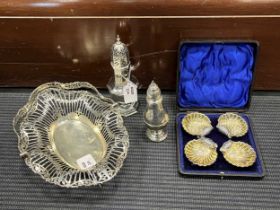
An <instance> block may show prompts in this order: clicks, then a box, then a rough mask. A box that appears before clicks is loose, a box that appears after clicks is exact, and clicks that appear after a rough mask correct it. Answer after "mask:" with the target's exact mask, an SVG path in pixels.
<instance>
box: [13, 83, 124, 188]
mask: <svg viewBox="0 0 280 210" xmlns="http://www.w3.org/2000/svg"><path fill="white" fill-rule="evenodd" d="M115 106H117V104H115V103H114V102H113V101H112V100H111V99H109V98H105V97H104V96H102V95H101V94H100V93H99V92H98V91H97V89H96V88H95V87H94V86H92V85H91V84H89V83H87V82H74V83H59V82H53V83H47V84H43V85H41V86H39V87H38V88H36V89H35V90H34V91H33V93H32V94H31V96H30V98H29V101H28V103H27V104H26V105H25V106H24V107H23V108H21V109H20V110H19V111H18V113H17V115H16V117H15V118H14V122H13V125H14V130H15V132H16V134H17V136H18V148H19V151H20V156H21V157H22V158H24V160H25V163H26V164H27V165H28V166H29V167H30V168H31V169H32V170H33V171H34V172H35V173H37V174H39V175H41V177H42V178H43V179H44V180H46V181H47V182H50V183H53V184H56V185H59V186H61V187H72V188H73V187H80V186H92V185H98V184H102V183H104V182H107V181H109V180H111V179H112V178H113V177H114V176H115V175H116V174H117V173H118V171H119V170H120V168H121V167H122V165H123V161H124V159H125V158H126V156H127V151H128V147H129V138H128V133H127V131H126V128H125V127H124V125H123V120H122V117H121V116H120V114H118V113H117V112H116V111H115Z"/></svg>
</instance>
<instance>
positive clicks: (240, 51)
mask: <svg viewBox="0 0 280 210" xmlns="http://www.w3.org/2000/svg"><path fill="white" fill-rule="evenodd" d="M179 53H180V64H179V65H180V69H179V71H180V72H179V88H178V96H179V97H178V104H179V106H180V107H183V108H190V107H201V108H204V107H205V108H243V107H245V106H246V105H247V104H248V101H249V94H250V87H251V83H252V79H253V72H252V71H253V67H254V62H255V60H254V59H255V44H253V43H184V44H183V45H181V48H180V52H179Z"/></svg>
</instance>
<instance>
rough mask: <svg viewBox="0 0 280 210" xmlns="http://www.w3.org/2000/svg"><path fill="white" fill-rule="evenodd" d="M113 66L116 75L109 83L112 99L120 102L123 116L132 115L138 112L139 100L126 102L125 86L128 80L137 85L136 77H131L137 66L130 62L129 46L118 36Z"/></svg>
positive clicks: (112, 53)
mask: <svg viewBox="0 0 280 210" xmlns="http://www.w3.org/2000/svg"><path fill="white" fill-rule="evenodd" d="M111 66H112V68H113V70H114V77H112V78H111V79H110V81H109V83H108V84H107V87H108V89H109V92H110V94H111V96H112V99H113V100H114V101H116V102H118V103H119V106H118V107H119V110H118V111H119V112H120V114H121V115H122V116H130V115H132V114H135V113H136V112H137V107H138V102H134V103H128V104H126V103H124V93H123V88H124V86H125V85H127V84H128V82H130V81H132V82H133V83H134V84H136V85H137V83H138V82H137V81H136V79H133V78H132V77H131V71H133V70H134V69H135V66H132V65H131V64H130V60H129V51H128V48H127V46H126V45H125V44H124V43H122V42H121V41H120V37H119V36H117V40H116V42H115V43H114V44H113V46H112V49H111ZM133 80H134V81H133Z"/></svg>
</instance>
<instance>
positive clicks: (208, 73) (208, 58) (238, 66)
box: [176, 41, 264, 177]
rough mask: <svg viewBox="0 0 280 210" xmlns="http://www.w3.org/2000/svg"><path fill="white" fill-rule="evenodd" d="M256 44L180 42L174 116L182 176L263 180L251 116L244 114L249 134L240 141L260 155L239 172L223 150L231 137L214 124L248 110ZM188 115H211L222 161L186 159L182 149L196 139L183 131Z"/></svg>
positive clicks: (213, 137)
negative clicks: (205, 162)
mask: <svg viewBox="0 0 280 210" xmlns="http://www.w3.org/2000/svg"><path fill="white" fill-rule="evenodd" d="M257 50H258V44H257V43H256V42H241V41H226V42H220V41H219V42H212V41H211V42H197V41H195V42H191V41H185V42H182V43H181V45H180V47H179V66H178V86H177V105H178V108H179V111H180V112H179V113H178V115H177V118H176V129H177V143H178V144H177V145H178V163H179V164H178V165H179V171H180V173H182V174H188V175H212V176H215V175H217V176H242V177H263V176H264V166H263V162H262V158H261V154H260V151H259V148H258V146H257V142H256V139H255V137H254V134H253V129H252V124H251V122H250V120H249V118H248V116H247V115H245V114H244V113H240V115H241V116H242V117H243V118H244V119H245V120H246V122H247V123H248V127H249V131H248V133H247V134H246V135H245V136H243V137H240V138H232V140H240V141H243V142H245V143H248V144H250V145H251V146H252V147H253V148H254V149H255V151H256V153H257V160H256V162H255V163H254V165H253V166H251V167H247V168H238V167H235V166H232V165H230V164H229V163H227V162H226V160H225V159H224V158H223V155H222V153H221V152H220V151H219V149H220V147H221V146H222V144H223V143H224V142H226V141H227V140H228V137H227V136H225V135H223V134H222V133H220V132H219V131H218V129H217V128H215V126H216V125H217V120H218V118H219V116H220V115H221V114H223V113H225V112H226V111H234V112H242V111H244V110H246V109H248V108H249V106H250V99H251V95H250V94H251V87H252V83H253V78H254V77H253V75H254V67H255V61H256V53H257ZM186 111H201V112H204V111H207V112H216V113H206V115H207V116H208V117H209V118H210V120H211V122H212V125H213V126H214V129H213V130H212V132H211V133H210V134H209V135H208V136H207V137H209V138H211V139H212V140H214V141H215V142H216V143H217V144H218V149H217V150H218V158H217V161H216V162H215V164H213V165H211V166H208V167H200V166H196V165H193V164H192V163H191V162H190V161H189V160H188V159H187V158H186V157H185V155H184V146H185V145H186V143H187V142H188V141H190V140H193V139H195V138H196V137H195V136H191V135H190V134H188V133H186V132H185V131H184V129H183V128H182V125H181V121H182V119H183V117H184V116H185V115H186Z"/></svg>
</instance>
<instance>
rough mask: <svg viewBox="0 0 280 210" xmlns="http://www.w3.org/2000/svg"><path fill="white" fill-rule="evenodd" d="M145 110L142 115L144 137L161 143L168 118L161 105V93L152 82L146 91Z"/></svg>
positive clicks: (165, 132) (165, 135) (165, 131)
mask: <svg viewBox="0 0 280 210" xmlns="http://www.w3.org/2000/svg"><path fill="white" fill-rule="evenodd" d="M146 100H147V108H146V111H145V113H144V122H145V124H146V125H147V127H148V128H147V130H146V135H147V137H148V138H149V139H150V140H152V141H155V142H161V141H163V140H164V139H166V137H167V128H166V127H167V123H168V122H169V117H168V114H167V113H166V111H165V110H164V108H163V105H162V96H161V91H160V89H159V87H158V85H157V84H156V83H155V82H154V81H152V82H151V84H150V85H149V88H148V90H147V97H146Z"/></svg>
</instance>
